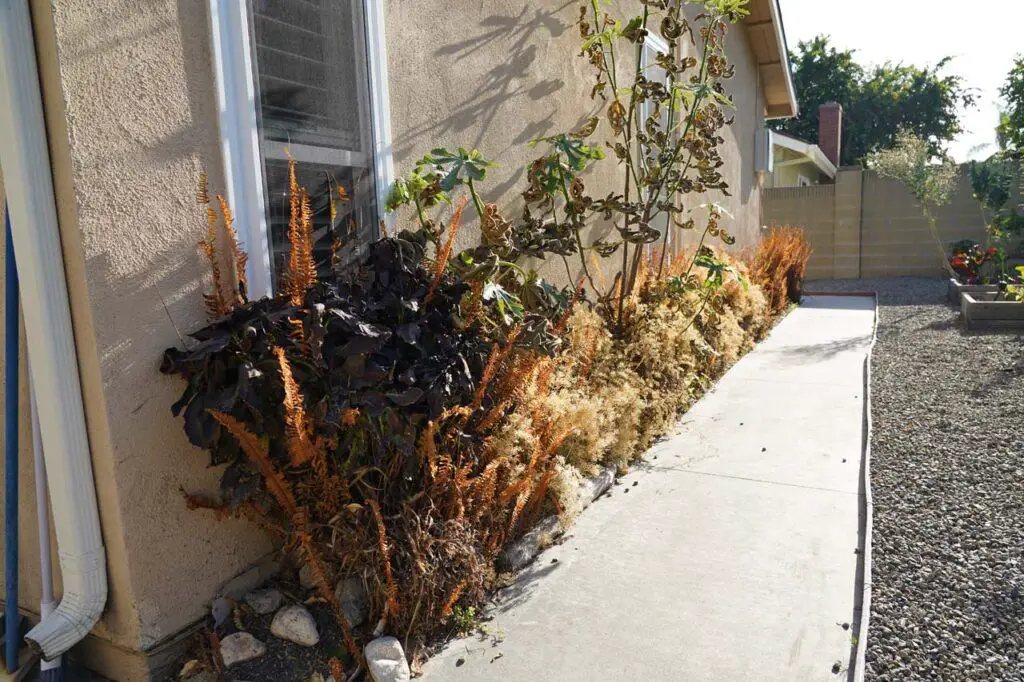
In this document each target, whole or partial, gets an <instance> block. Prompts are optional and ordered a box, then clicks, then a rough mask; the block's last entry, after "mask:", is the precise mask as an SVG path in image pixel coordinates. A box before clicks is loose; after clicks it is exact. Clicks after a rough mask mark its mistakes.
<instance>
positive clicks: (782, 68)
mask: <svg viewBox="0 0 1024 682" xmlns="http://www.w3.org/2000/svg"><path fill="white" fill-rule="evenodd" d="M749 7H750V14H749V15H748V16H747V18H746V19H745V20H744V23H745V24H746V27H747V36H748V37H749V39H750V45H751V47H752V49H753V51H754V58H755V59H756V60H757V68H758V73H759V74H760V76H761V84H762V86H763V88H764V98H765V106H766V108H767V110H768V111H767V115H766V118H768V119H773V118H792V117H794V116H797V115H799V113H800V106H799V105H798V104H797V101H796V88H794V87H793V72H792V70H791V68H790V64H789V47H788V46H787V44H786V29H785V27H784V26H783V25H782V9H781V8H780V7H779V0H751V2H750V5H749Z"/></svg>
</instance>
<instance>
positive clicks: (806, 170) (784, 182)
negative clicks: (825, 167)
mask: <svg viewBox="0 0 1024 682" xmlns="http://www.w3.org/2000/svg"><path fill="white" fill-rule="evenodd" d="M800 176H803V177H805V178H807V179H808V180H810V181H811V183H812V184H814V185H820V184H822V182H823V181H824V180H825V179H827V177H826V176H824V175H823V174H822V173H821V171H820V170H818V167H817V166H815V165H814V163H813V162H812V161H807V162H806V163H801V164H797V165H793V166H776V167H775V170H774V171H773V172H772V174H771V175H770V176H769V180H768V182H767V183H765V189H772V188H775V187H799V186H800Z"/></svg>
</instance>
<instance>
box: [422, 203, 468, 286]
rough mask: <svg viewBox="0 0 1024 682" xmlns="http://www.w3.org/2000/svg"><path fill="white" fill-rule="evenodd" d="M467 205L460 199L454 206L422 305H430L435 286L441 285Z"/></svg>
mask: <svg viewBox="0 0 1024 682" xmlns="http://www.w3.org/2000/svg"><path fill="white" fill-rule="evenodd" d="M467 203H469V199H467V198H466V197H462V199H460V200H459V203H458V204H457V205H456V206H455V213H453V214H452V219H451V221H450V222H449V223H448V239H446V240H445V242H444V246H442V247H441V250H440V251H438V252H437V260H435V261H434V268H433V273H432V274H433V279H432V280H431V282H430V287H429V288H428V289H427V297H426V298H425V299H423V302H424V303H430V301H432V300H433V299H434V292H435V291H436V290H437V285H438V284H440V283H441V278H442V277H443V276H444V271H445V268H447V267H448V259H449V258H451V255H452V248H453V247H454V246H455V235H457V234H458V233H459V226H460V225H461V224H462V211H463V210H464V209H465V208H466V204H467Z"/></svg>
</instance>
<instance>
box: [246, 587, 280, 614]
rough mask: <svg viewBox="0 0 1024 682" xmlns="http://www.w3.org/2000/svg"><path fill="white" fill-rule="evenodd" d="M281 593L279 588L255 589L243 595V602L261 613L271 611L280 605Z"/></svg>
mask: <svg viewBox="0 0 1024 682" xmlns="http://www.w3.org/2000/svg"><path fill="white" fill-rule="evenodd" d="M283 598H284V597H283V595H282V594H281V592H280V591H279V590H274V589H268V590H256V591H255V592H250V593H249V594H247V595H245V603H246V604H248V605H249V607H250V608H252V610H253V611H255V612H256V613H258V614H260V615H261V616H262V615H265V614H268V613H273V612H274V611H276V610H277V609H278V607H279V606H281V600H282V599H283Z"/></svg>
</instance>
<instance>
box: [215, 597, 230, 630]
mask: <svg viewBox="0 0 1024 682" xmlns="http://www.w3.org/2000/svg"><path fill="white" fill-rule="evenodd" d="M234 610H235V605H234V604H233V603H232V602H231V600H230V599H228V598H227V597H217V598H216V599H214V600H213V603H212V604H210V615H211V616H213V624H214V625H215V626H217V627H220V626H221V625H224V623H226V622H228V618H230V617H231V612H232V611H234Z"/></svg>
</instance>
